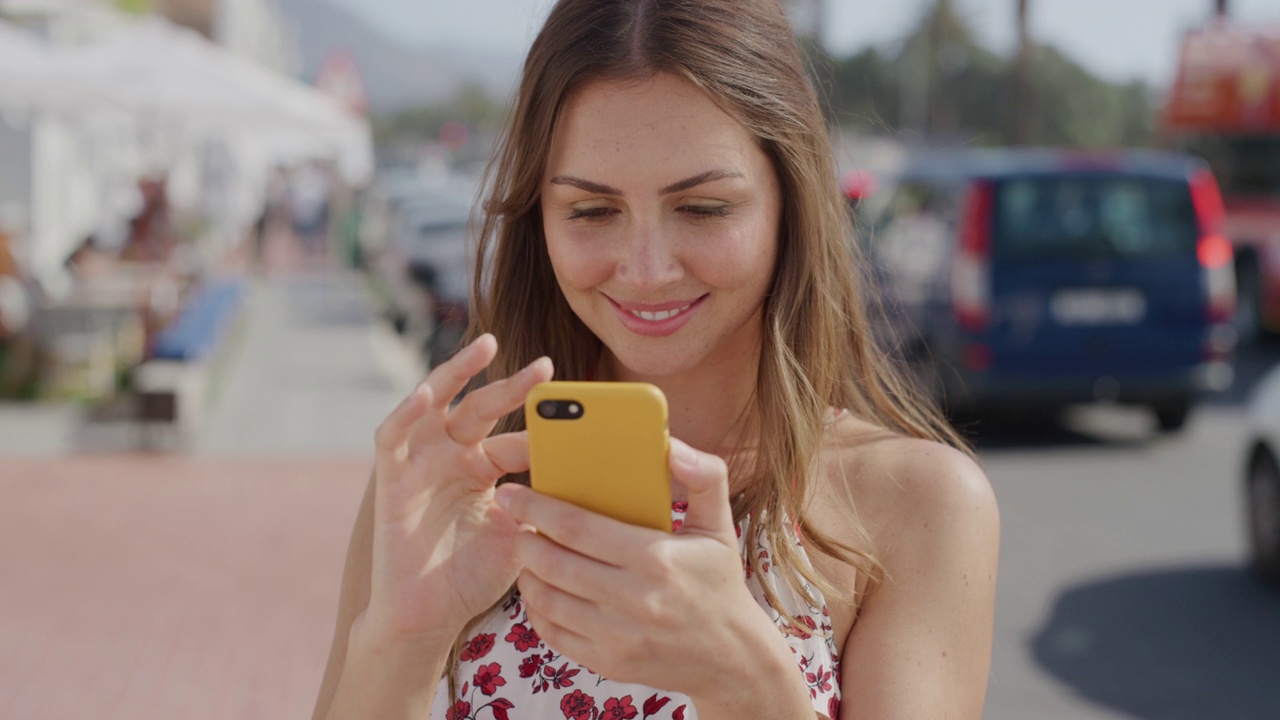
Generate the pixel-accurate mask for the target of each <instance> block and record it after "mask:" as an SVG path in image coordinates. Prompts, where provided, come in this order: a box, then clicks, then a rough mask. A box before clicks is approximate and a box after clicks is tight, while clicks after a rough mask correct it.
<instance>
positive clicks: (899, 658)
mask: <svg viewBox="0 0 1280 720" xmlns="http://www.w3.org/2000/svg"><path fill="white" fill-rule="evenodd" d="M886 450H887V452H880V453H877V454H878V456H879V459H883V462H875V463H873V464H872V466H871V468H874V472H875V473H876V475H877V476H878V477H879V478H880V480H879V482H878V486H877V488H876V489H874V490H872V491H870V493H867V492H865V491H864V492H863V493H859V494H861V495H863V497H864V498H865V499H867V500H869V502H868V503H867V507H865V508H864V517H868V519H869V520H871V522H872V524H873V526H874V527H873V528H872V532H873V537H874V540H875V544H876V547H877V548H878V549H879V550H880V554H881V561H882V562H883V563H884V568H885V571H886V578H885V581H884V582H883V584H881V585H880V586H878V587H876V588H875V589H874V590H873V591H872V592H871V593H870V594H869V595H868V597H867V599H866V600H865V602H864V603H863V606H862V608H861V609H860V611H859V613H858V617H857V621H856V622H855V623H854V626H853V629H852V630H851V631H850V633H849V636H848V638H847V640H846V641H845V644H844V651H843V660H842V675H843V680H842V683H841V694H842V696H843V703H842V710H841V712H840V720H855V719H856V720H868V719H874V720H894V719H897V718H902V719H903V720H906V719H912V718H959V719H964V720H979V718H981V717H982V706H983V702H984V699H985V697H986V689H987V680H988V673H989V669H990V665H991V642H992V633H993V623H994V618H993V615H994V607H995V590H996V565H997V559H998V555H999V542H1000V541H999V535H1000V520H999V513H998V510H997V507H996V500H995V496H994V494H993V493H992V490H991V485H990V482H989V481H988V480H987V478H986V476H985V475H984V474H983V472H982V470H981V469H979V468H978V466H977V465H976V464H975V463H974V462H973V461H972V460H970V459H969V458H968V457H966V456H965V455H963V454H962V453H960V452H958V451H956V450H952V449H950V448H946V447H943V446H941V445H938V444H936V443H932V442H928V441H923V440H903V441H899V442H895V443H892V444H890V447H888V448H886ZM888 453H892V455H889V454H888ZM864 467H865V466H864ZM871 468H867V469H868V470H869V469H871Z"/></svg>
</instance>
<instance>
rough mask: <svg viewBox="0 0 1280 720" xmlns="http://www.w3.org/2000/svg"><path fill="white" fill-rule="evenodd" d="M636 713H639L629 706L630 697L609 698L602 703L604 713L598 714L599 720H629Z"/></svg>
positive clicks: (632, 706)
mask: <svg viewBox="0 0 1280 720" xmlns="http://www.w3.org/2000/svg"><path fill="white" fill-rule="evenodd" d="M638 712H640V711H639V710H636V708H635V706H634V705H632V704H631V696H630V695H626V696H624V697H621V698H609V699H608V700H605V701H604V712H602V713H600V720H631V718H633V717H635V716H636V713H638Z"/></svg>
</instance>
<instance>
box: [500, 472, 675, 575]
mask: <svg viewBox="0 0 1280 720" xmlns="http://www.w3.org/2000/svg"><path fill="white" fill-rule="evenodd" d="M494 499H495V500H496V501H497V503H498V505H500V506H501V507H502V509H503V510H506V511H507V514H509V515H511V517H512V518H513V519H515V521H516V522H520V523H524V524H526V525H532V526H533V527H535V528H537V529H538V533H539V534H540V535H545V536H546V537H548V538H550V539H551V540H554V541H555V542H557V543H559V544H560V545H562V546H564V547H566V548H569V549H570V550H573V551H574V552H576V553H579V554H581V555H585V556H586V557H589V558H594V559H595V560H599V561H600V562H604V563H608V564H610V565H613V566H615V567H622V566H624V565H626V564H627V562H628V561H629V560H630V559H632V558H633V557H634V555H635V548H637V547H639V546H640V545H643V544H644V543H645V541H646V540H651V539H652V537H654V536H656V537H669V536H668V534H667V533H663V532H661V531H658V530H650V529H649V528H642V527H638V526H635V525H629V524H627V523H624V522H622V521H620V520H614V519H613V518H610V517H605V516H604V515H599V514H597V513H593V512H591V511H589V510H583V509H582V508H580V507H578V506H576V505H573V504H571V503H567V502H565V501H563V500H557V499H556V498H553V497H551V496H549V495H543V494H542V493H539V492H535V491H533V490H531V489H530V488H527V487H524V486H523V485H514V484H508V485H503V486H501V487H499V488H498V489H497V491H496V495H495V496H494Z"/></svg>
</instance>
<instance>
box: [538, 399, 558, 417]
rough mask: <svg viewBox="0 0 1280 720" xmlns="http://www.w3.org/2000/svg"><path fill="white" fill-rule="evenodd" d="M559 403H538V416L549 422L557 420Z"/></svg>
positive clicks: (549, 401)
mask: <svg viewBox="0 0 1280 720" xmlns="http://www.w3.org/2000/svg"><path fill="white" fill-rule="evenodd" d="M557 405H558V403H556V401H555V400H543V401H542V402H540V403H538V414H539V415H541V416H542V417H544V418H547V419H548V420H551V419H553V418H555V416H556V408H557Z"/></svg>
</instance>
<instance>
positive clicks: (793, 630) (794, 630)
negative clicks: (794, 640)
mask: <svg viewBox="0 0 1280 720" xmlns="http://www.w3.org/2000/svg"><path fill="white" fill-rule="evenodd" d="M796 625H803V626H805V627H807V628H809V630H811V631H814V632H816V631H817V630H818V624H817V623H816V622H814V621H813V618H811V617H809V616H808V615H801V616H800V617H798V618H796ZM796 625H791V626H789V627H788V628H787V630H786V631H785V632H786V634H788V635H794V636H796V637H798V638H800V639H801V640H808V639H809V638H810V637H813V636H812V635H811V634H810V633H807V632H805V631H804V630H803V629H802V628H799V627H796Z"/></svg>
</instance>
